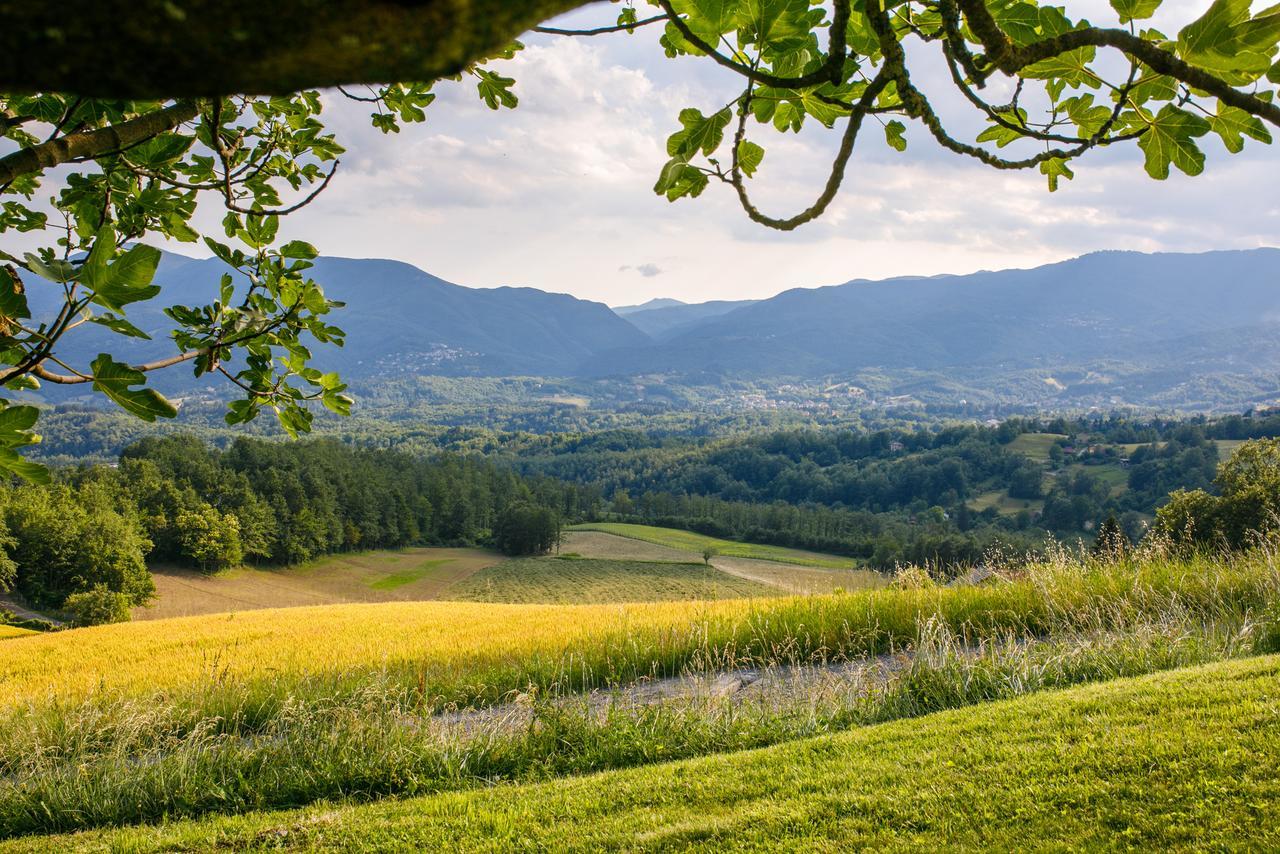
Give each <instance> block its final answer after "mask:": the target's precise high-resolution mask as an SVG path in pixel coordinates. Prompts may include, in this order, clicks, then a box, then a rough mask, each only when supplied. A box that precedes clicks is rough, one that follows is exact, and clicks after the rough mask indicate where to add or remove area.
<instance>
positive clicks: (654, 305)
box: [613, 297, 686, 317]
mask: <svg viewBox="0 0 1280 854" xmlns="http://www.w3.org/2000/svg"><path fill="white" fill-rule="evenodd" d="M678 305H686V303H683V302H681V301H680V300H678V299H671V298H669V297H654V298H653V299H651V300H649V301H648V302H642V303H640V304H639V305H616V306H614V307H613V311H614V313H615V314H617V315H618V316H619V317H626V316H627V315H628V314H635V313H636V312H640V311H653V310H654V309H658V308H672V307H674V306H678Z"/></svg>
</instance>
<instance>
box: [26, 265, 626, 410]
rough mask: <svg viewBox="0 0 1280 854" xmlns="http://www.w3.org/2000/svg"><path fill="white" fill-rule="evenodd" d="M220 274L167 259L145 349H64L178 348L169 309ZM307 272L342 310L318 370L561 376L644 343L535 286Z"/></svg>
mask: <svg viewBox="0 0 1280 854" xmlns="http://www.w3.org/2000/svg"><path fill="white" fill-rule="evenodd" d="M225 271H226V266H225V265H224V264H223V263H222V262H221V261H218V260H216V259H210V260H193V259H190V258H184V257H182V256H179V255H172V254H168V253H166V254H165V255H164V258H163V260H162V262H161V265H160V269H159V270H158V272H157V275H156V282H157V284H160V285H161V286H162V287H163V291H162V292H161V295H160V297H158V298H157V299H156V300H155V305H150V304H147V303H143V304H140V305H138V306H135V307H133V309H132V310H131V311H130V313H129V318H130V320H132V321H133V322H134V323H135V324H136V325H137V326H139V327H140V328H142V329H143V330H144V331H147V332H149V333H150V334H152V336H153V339H154V340H152V341H140V340H137V339H125V338H122V337H120V336H117V335H114V334H112V333H110V332H108V331H107V330H105V329H99V328H97V327H82V328H80V329H77V330H76V332H75V333H73V334H72V335H69V336H67V338H66V347H65V348H64V349H63V350H62V351H60V352H62V353H64V354H66V355H68V356H70V358H71V360H72V361H74V362H76V363H79V364H87V363H88V362H89V361H91V360H92V359H93V357H94V356H95V355H96V354H97V353H99V352H102V351H103V350H109V351H110V352H111V353H113V354H116V355H117V356H120V357H124V358H127V359H129V360H130V361H132V362H140V361H147V360H150V359H155V358H158V357H162V356H167V355H171V354H173V353H175V352H177V350H176V348H175V346H174V344H173V342H172V341H171V340H170V339H169V338H168V337H167V331H168V330H169V329H170V328H172V325H171V322H170V321H169V319H168V318H167V317H166V316H165V315H164V314H163V308H164V307H165V306H170V305H180V304H186V305H191V304H200V303H205V302H208V301H209V300H210V299H212V298H213V295H215V294H216V293H217V283H218V279H219V277H220V276H221V275H222V273H223V272H225ZM310 275H311V277H312V278H314V279H315V280H316V281H318V282H320V283H321V285H322V286H323V288H324V291H325V294H326V295H328V296H329V297H330V298H332V299H337V300H342V301H343V302H345V303H346V304H347V305H346V308H344V309H341V310H340V311H338V312H336V313H335V314H334V315H333V321H332V322H333V323H334V324H336V325H338V326H340V327H341V328H342V329H344V330H345V331H346V333H347V341H346V346H345V347H344V348H343V349H338V348H334V347H316V348H315V353H316V359H315V362H316V364H317V365H318V366H319V367H322V368H340V369H342V371H343V373H344V374H345V375H346V376H349V377H352V378H368V377H386V376H396V375H405V374H445V375H455V376H456V375H472V374H474V375H487V376H495V375H496V376H510V375H531V376H557V375H567V374H572V373H575V372H576V371H578V370H579V369H580V368H581V366H582V365H583V364H586V363H589V362H590V361H591V359H593V358H594V357H595V356H596V355H598V354H600V353H603V352H604V351H606V350H611V349H616V348H617V347H619V346H620V345H622V346H627V347H640V346H644V345H646V344H648V343H650V340H649V338H648V337H647V336H646V335H645V334H644V333H642V332H640V331H639V330H637V329H636V328H635V327H634V326H632V325H631V324H629V323H627V322H626V321H625V320H623V319H622V318H620V317H618V316H617V315H616V314H614V313H613V312H612V311H611V310H610V309H609V308H608V307H607V306H605V305H604V304H602V303H596V302H588V301H586V300H580V299H577V298H575V297H572V296H568V295H567V294H551V293H546V292H544V291H540V290H536V289H534V288H511V287H502V288H491V289H480V288H467V287H462V286H459V285H454V284H451V283H449V282H446V281H444V280H443V279H439V278H437V277H435V276H432V275H430V274H428V273H424V272H423V271H422V270H419V269H417V268H416V267H413V266H410V265H409V264H404V263H401V262H399V261H385V260H378V259H352V258H320V259H318V260H317V261H316V264H315V267H314V269H312V270H311V271H310ZM29 290H30V291H32V295H31V298H30V301H31V304H32V309H33V313H35V314H36V315H37V316H38V315H40V314H42V313H43V314H50V313H52V311H53V310H55V306H56V303H55V302H54V299H55V297H56V294H55V292H54V287H53V286H52V285H50V286H48V288H47V289H46V288H29ZM180 373H181V374H182V375H181V376H174V372H163V374H165V376H163V377H162V374H156V375H155V379H154V381H155V382H157V383H159V384H160V386H161V387H162V388H174V387H175V380H176V387H183V386H184V384H186V385H189V384H190V380H191V378H190V375H189V374H186V373H185V372H180Z"/></svg>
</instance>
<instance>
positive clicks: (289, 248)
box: [280, 240, 320, 261]
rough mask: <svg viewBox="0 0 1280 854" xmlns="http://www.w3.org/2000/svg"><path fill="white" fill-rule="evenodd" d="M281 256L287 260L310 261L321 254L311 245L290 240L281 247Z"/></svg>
mask: <svg viewBox="0 0 1280 854" xmlns="http://www.w3.org/2000/svg"><path fill="white" fill-rule="evenodd" d="M280 254H281V255H282V256H284V257H285V258H303V259H306V260H308V261H309V260H311V259H312V258H315V257H316V256H317V255H319V254H320V253H319V252H317V251H316V248H315V247H314V246H312V245H311V244H310V243H306V242H305V241H302V240H290V241H289V242H288V243H286V244H285V245H284V246H281V247H280Z"/></svg>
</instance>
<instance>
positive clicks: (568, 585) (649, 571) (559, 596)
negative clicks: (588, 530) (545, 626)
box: [447, 557, 782, 603]
mask: <svg viewBox="0 0 1280 854" xmlns="http://www.w3.org/2000/svg"><path fill="white" fill-rule="evenodd" d="M447 595H448V597H449V598H450V599H457V600H464V601H472V602H528V603H556V602H582V603H588V602H670V601H675V600H689V599H735V598H742V597H755V596H780V595H782V591H781V590H779V589H778V588H777V587H770V586H766V585H764V584H760V583H757V582H755V581H749V580H747V579H745V578H738V577H736V576H733V575H729V574H728V573H724V572H721V571H720V570H718V569H714V568H712V567H708V566H704V565H703V564H701V563H696V564H695V563H666V562H656V561H644V560H601V559H593V558H574V559H569V558H556V557H541V558H523V559H520V560H509V561H506V562H504V563H500V564H498V565H497V566H491V567H489V568H488V569H485V570H481V571H480V572H478V573H476V574H475V575H472V576H471V577H470V578H468V579H466V580H465V581H462V582H460V583H458V584H456V585H454V586H453V587H452V588H451V589H450V590H449V592H448V594H447Z"/></svg>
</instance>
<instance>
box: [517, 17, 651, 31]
mask: <svg viewBox="0 0 1280 854" xmlns="http://www.w3.org/2000/svg"><path fill="white" fill-rule="evenodd" d="M666 20H670V18H669V17H668V16H667V15H654V16H653V17H652V18H645V19H644V20H641V21H636V22H635V23H634V24H615V25H613V26H608V27H596V28H595V29H592V30H562V29H560V28H559V27H534V28H533V31H534V32H535V33H545V34H546V35H551V36H602V35H605V34H606V33H621V32H628V33H629V32H631V31H632V30H634V29H636V28H637V27H647V26H648V25H649V24H656V23H658V21H666Z"/></svg>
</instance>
